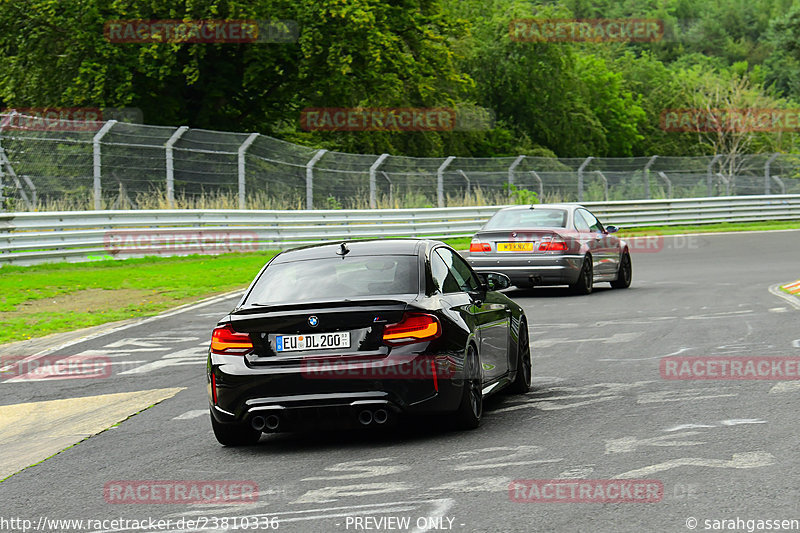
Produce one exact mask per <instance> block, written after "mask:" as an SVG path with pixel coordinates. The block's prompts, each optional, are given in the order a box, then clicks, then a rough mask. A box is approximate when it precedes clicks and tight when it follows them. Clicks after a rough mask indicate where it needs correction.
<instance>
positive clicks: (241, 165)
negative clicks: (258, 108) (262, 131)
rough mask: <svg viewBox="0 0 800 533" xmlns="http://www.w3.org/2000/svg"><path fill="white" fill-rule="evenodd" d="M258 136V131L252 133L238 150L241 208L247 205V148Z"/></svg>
mask: <svg viewBox="0 0 800 533" xmlns="http://www.w3.org/2000/svg"><path fill="white" fill-rule="evenodd" d="M256 137H258V133H251V134H250V136H248V137H247V139H245V140H244V142H243V143H242V145H241V146H240V147H239V150H238V151H237V156H238V166H239V209H244V207H245V200H244V195H245V190H246V189H245V187H246V186H247V185H246V183H245V178H246V176H247V175H246V174H245V172H246V169H247V167H246V166H245V155H246V154H247V149H248V148H250V145H251V144H253V141H255V140H256Z"/></svg>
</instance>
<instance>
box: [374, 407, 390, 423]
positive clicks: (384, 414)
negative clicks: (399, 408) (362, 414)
mask: <svg viewBox="0 0 800 533" xmlns="http://www.w3.org/2000/svg"><path fill="white" fill-rule="evenodd" d="M372 419H373V420H374V421H375V423H376V424H385V423H386V421H387V420H389V412H388V411H387V410H386V409H377V410H376V411H375V414H374V415H373V417H372Z"/></svg>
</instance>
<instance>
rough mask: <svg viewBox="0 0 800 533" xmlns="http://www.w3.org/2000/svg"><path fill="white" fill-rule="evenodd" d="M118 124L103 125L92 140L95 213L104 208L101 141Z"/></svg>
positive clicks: (107, 123)
mask: <svg viewBox="0 0 800 533" xmlns="http://www.w3.org/2000/svg"><path fill="white" fill-rule="evenodd" d="M116 123H117V121H116V120H109V121H108V122H106V123H105V124H103V127H102V128H100V131H98V132H97V133H96V134H95V136H94V137H93V138H92V172H93V175H94V210H95V211H99V210H100V209H102V207H103V204H102V199H103V198H102V194H103V189H102V184H101V180H102V177H103V166H102V157H101V156H102V153H101V151H100V141H101V140H103V137H105V135H106V133H108V132H109V130H110V129H111V128H113V127H114V124H116Z"/></svg>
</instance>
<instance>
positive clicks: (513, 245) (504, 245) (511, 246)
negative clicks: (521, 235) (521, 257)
mask: <svg viewBox="0 0 800 533" xmlns="http://www.w3.org/2000/svg"><path fill="white" fill-rule="evenodd" d="M497 251H498V252H532V251H533V243H532V242H498V243H497Z"/></svg>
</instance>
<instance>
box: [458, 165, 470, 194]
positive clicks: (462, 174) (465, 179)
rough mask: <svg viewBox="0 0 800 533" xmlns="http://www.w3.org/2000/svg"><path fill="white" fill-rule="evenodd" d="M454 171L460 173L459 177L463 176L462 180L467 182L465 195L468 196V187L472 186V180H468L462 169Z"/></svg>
mask: <svg viewBox="0 0 800 533" xmlns="http://www.w3.org/2000/svg"><path fill="white" fill-rule="evenodd" d="M456 172H458V173H459V174H461V177H462V178H464V181H466V182H467V196H469V193H470V189H471V188H472V182H471V181H470V180H469V176H467V173H466V172H464V171H463V170H456Z"/></svg>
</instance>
